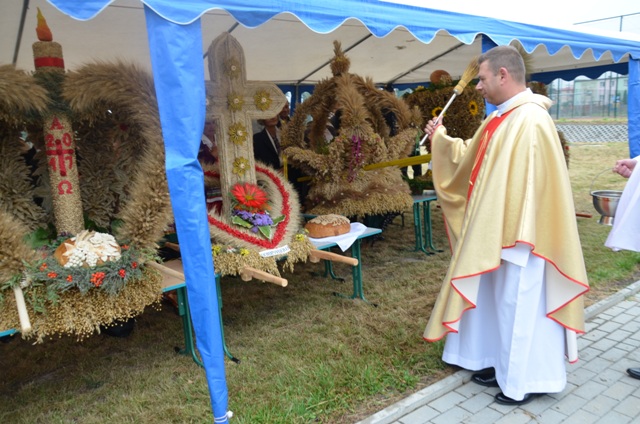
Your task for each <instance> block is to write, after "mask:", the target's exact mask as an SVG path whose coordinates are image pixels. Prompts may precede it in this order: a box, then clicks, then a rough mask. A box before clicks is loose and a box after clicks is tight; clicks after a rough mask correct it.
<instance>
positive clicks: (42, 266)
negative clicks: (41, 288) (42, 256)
mask: <svg viewBox="0 0 640 424" xmlns="http://www.w3.org/2000/svg"><path fill="white" fill-rule="evenodd" d="M45 269H47V264H46V263H44V264H42V265H40V271H44V270H45Z"/></svg>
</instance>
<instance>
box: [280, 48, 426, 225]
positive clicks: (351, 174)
mask: <svg viewBox="0 0 640 424" xmlns="http://www.w3.org/2000/svg"><path fill="white" fill-rule="evenodd" d="M334 53H335V57H334V60H333V61H332V64H331V68H332V72H333V74H334V76H333V78H331V79H327V80H323V81H321V82H320V83H319V84H318V85H317V86H316V88H315V90H314V93H313V95H311V96H310V97H309V98H308V99H307V100H305V102H304V103H302V104H301V105H299V106H298V107H297V108H296V111H295V113H294V115H293V117H292V119H291V121H290V123H289V124H288V125H287V126H286V128H285V129H284V131H283V136H282V139H283V143H282V145H283V146H284V153H285V155H286V156H287V158H288V160H289V161H290V162H291V163H292V164H293V165H294V166H296V167H297V168H299V169H301V170H302V171H303V172H305V173H306V174H307V175H309V176H311V188H310V190H309V194H308V197H307V204H306V205H305V206H306V211H307V212H309V213H312V214H326V213H337V214H341V215H347V216H353V215H359V216H364V215H373V214H384V213H393V212H399V211H402V210H404V209H405V208H406V207H408V206H410V205H411V202H412V200H411V197H410V194H409V188H408V186H407V184H406V183H405V182H404V181H403V180H402V176H401V175H402V174H401V172H400V170H399V169H398V168H389V169H383V170H374V171H364V169H363V168H364V166H366V165H369V164H373V163H379V162H386V161H390V160H394V159H400V158H404V157H407V156H408V155H409V154H410V153H411V152H412V150H413V147H414V145H415V137H416V136H417V134H418V133H419V132H420V130H419V127H420V125H421V122H420V119H419V116H418V115H417V114H416V113H414V112H412V110H411V108H410V107H409V106H408V105H407V104H405V103H404V101H403V100H402V99H398V98H396V97H395V96H394V95H393V94H392V93H390V92H387V91H383V90H380V89H378V88H377V87H375V85H374V84H373V82H372V80H371V79H369V78H363V77H360V76H358V75H354V74H350V73H348V69H349V68H348V67H349V60H348V58H346V56H345V55H344V53H343V52H342V50H341V48H340V43H338V42H334ZM308 116H311V117H312V121H311V122H310V123H309V125H308V127H307V124H306V120H307V117H308ZM336 116H339V127H338V128H335V130H336V131H337V134H335V137H333V138H332V139H331V140H327V139H326V138H325V133H326V132H327V126H328V125H329V124H330V123H332V122H331V119H332V118H333V119H334V122H335V123H337V121H336V120H335V119H336Z"/></svg>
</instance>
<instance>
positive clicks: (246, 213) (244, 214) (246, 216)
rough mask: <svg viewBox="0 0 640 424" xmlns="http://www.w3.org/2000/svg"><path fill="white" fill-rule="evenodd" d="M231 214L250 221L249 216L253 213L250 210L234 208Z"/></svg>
mask: <svg viewBox="0 0 640 424" xmlns="http://www.w3.org/2000/svg"><path fill="white" fill-rule="evenodd" d="M233 214H234V215H237V216H239V217H240V218H241V219H244V220H245V221H247V222H250V221H251V217H252V215H253V214H252V213H251V212H249V211H245V210H242V209H234V211H233Z"/></svg>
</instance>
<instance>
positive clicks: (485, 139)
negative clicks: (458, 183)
mask: <svg viewBox="0 0 640 424" xmlns="http://www.w3.org/2000/svg"><path fill="white" fill-rule="evenodd" d="M513 110H514V109H511V110H510V111H509V112H507V113H503V114H502V115H500V116H494V117H493V118H491V121H489V123H488V124H487V126H486V127H485V128H484V132H483V133H482V138H480V147H479V148H478V151H477V152H476V159H475V160H474V162H473V168H472V169H471V176H470V177H469V190H468V191H467V201H469V199H470V198H471V192H472V191H473V186H474V184H475V183H476V179H477V178H478V174H479V173H480V167H481V166H482V161H484V156H485V153H487V148H488V147H489V142H490V141H491V137H493V133H494V132H495V130H496V128H498V126H499V125H500V124H501V123H502V121H504V118H506V117H507V115H509V114H510V113H511V112H512V111H513Z"/></svg>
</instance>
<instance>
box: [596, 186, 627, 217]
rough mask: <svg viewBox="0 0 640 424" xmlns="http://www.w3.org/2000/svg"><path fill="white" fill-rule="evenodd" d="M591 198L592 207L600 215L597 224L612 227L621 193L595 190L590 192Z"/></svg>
mask: <svg viewBox="0 0 640 424" xmlns="http://www.w3.org/2000/svg"><path fill="white" fill-rule="evenodd" d="M591 196H592V197H593V207H594V208H595V209H596V211H598V213H599V214H600V215H602V216H601V217H600V220H599V221H598V223H599V224H603V225H613V218H614V217H615V216H616V209H617V208H618V202H619V201H620V196H622V191H618V190H596V191H592V192H591Z"/></svg>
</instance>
